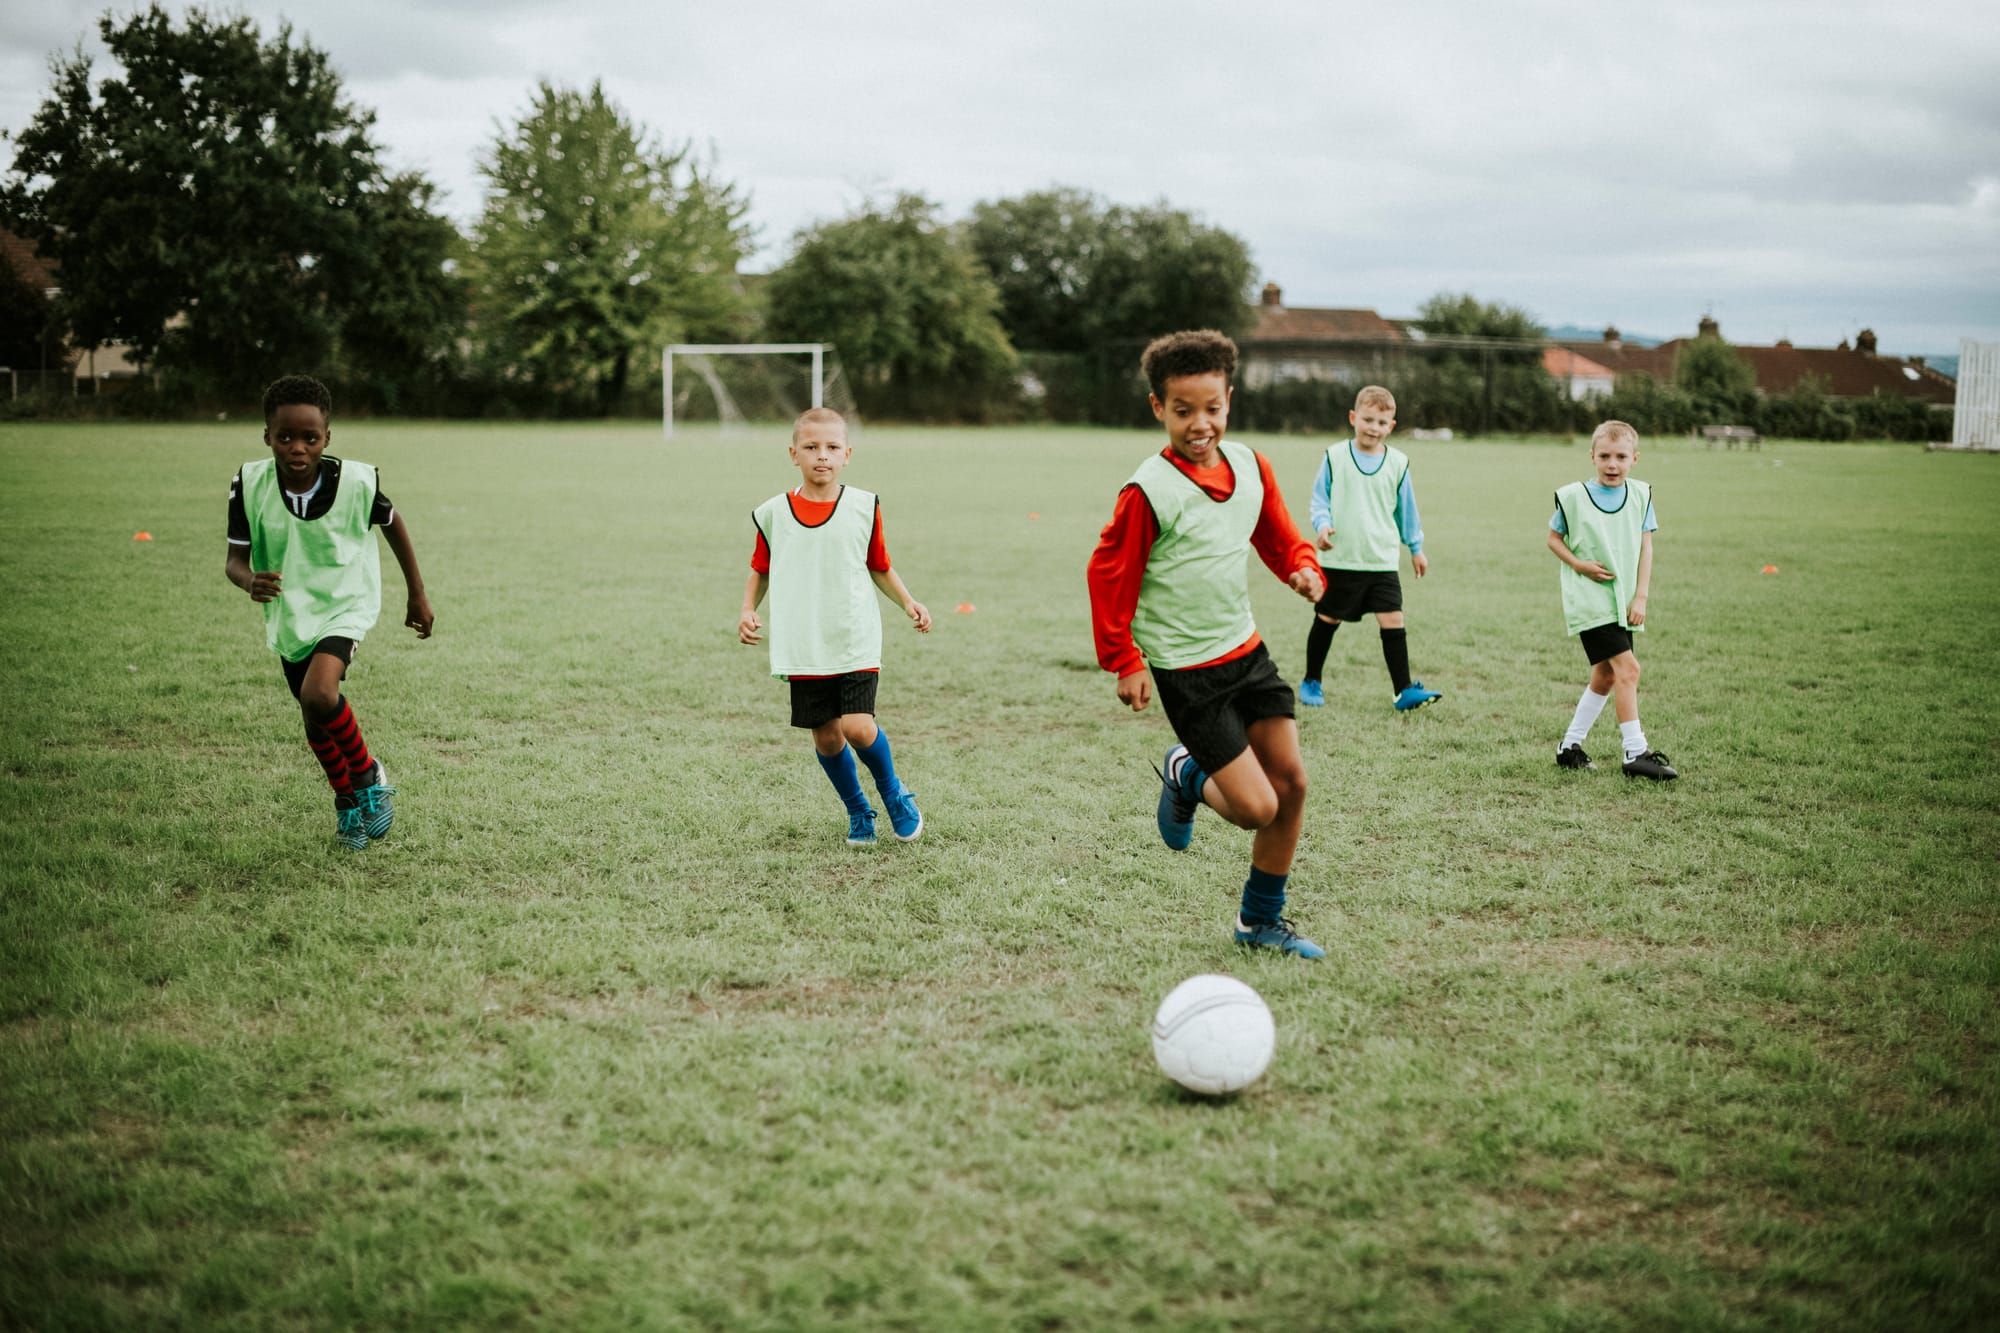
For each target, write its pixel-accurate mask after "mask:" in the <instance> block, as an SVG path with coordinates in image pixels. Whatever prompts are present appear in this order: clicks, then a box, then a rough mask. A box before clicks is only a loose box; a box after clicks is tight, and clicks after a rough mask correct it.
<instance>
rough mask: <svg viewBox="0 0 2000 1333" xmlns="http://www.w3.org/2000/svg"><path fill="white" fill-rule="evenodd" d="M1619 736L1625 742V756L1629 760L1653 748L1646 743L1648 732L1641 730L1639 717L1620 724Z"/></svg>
mask: <svg viewBox="0 0 2000 1333" xmlns="http://www.w3.org/2000/svg"><path fill="white" fill-rule="evenodd" d="M1618 738H1619V739H1620V740H1622V741H1624V742H1625V758H1626V760H1627V761H1628V762H1629V761H1631V760H1634V759H1637V758H1638V757H1639V756H1640V755H1642V754H1644V753H1646V751H1647V750H1648V749H1649V748H1651V747H1649V746H1648V745H1647V744H1646V733H1645V732H1643V731H1641V730H1639V719H1638V718H1636V717H1635V718H1633V719H1632V720H1631V721H1630V722H1620V723H1619V724H1618Z"/></svg>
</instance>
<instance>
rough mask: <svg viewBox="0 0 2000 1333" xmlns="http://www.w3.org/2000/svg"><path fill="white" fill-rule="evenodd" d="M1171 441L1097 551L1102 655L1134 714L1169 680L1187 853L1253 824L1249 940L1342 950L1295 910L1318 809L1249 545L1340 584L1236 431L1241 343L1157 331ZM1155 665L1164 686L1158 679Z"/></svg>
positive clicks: (1167, 829) (1303, 587) (1292, 581)
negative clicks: (1252, 577)
mask: <svg viewBox="0 0 2000 1333" xmlns="http://www.w3.org/2000/svg"><path fill="white" fill-rule="evenodd" d="M1140 365H1141V367H1142V368H1143V369H1144V371H1145V373H1146V379H1147V382H1148V383H1149V385H1150V386H1151V388H1152V395H1151V402H1152V406H1153V415H1154V417H1156V418H1157V419H1158V420H1159V421H1160V422H1161V423H1162V424H1164V425H1165V426H1166V428H1167V447H1166V448H1165V449H1162V450H1161V451H1160V452H1159V453H1157V454H1154V455H1153V456H1152V457H1150V458H1148V459H1146V460H1145V462H1143V463H1141V464H1140V465H1139V468H1138V470H1137V471H1136V472H1134V473H1133V474H1132V479H1131V480H1130V481H1128V482H1126V483H1125V486H1124V488H1123V489H1122V490H1120V491H1119V492H1118V501H1117V504H1116V506H1115V508H1114V509H1113V510H1112V515H1111V522H1110V523H1108V524H1106V525H1105V528H1104V532H1103V534H1102V535H1101V536H1100V537H1099V538H1098V542H1097V550H1096V551H1095V552H1094V553H1093V554H1092V555H1091V558H1090V571H1089V581H1090V612H1091V621H1092V626H1093V629H1094V631H1095V635H1096V639H1097V660H1098V663H1099V665H1101V666H1102V667H1103V668H1104V669H1105V670H1107V671H1109V672H1112V673H1113V674H1114V675H1116V676H1117V677H1118V698H1119V701H1120V702H1122V703H1123V704H1125V705H1126V706H1127V707H1128V708H1130V709H1132V711H1134V712H1139V711H1141V710H1143V709H1144V708H1145V707H1146V705H1147V704H1148V703H1149V702H1151V700H1152V695H1153V690H1154V689H1155V688H1157V689H1158V691H1159V695H1160V706H1161V707H1162V708H1164V709H1165V710H1166V714H1167V721H1168V722H1169V723H1171V724H1172V726H1173V729H1174V734H1175V735H1176V736H1178V737H1179V738H1180V742H1181V743H1180V744H1177V745H1174V746H1173V747H1171V748H1170V749H1169V750H1168V751H1167V755H1166V770H1165V772H1163V773H1162V774H1161V776H1160V804H1159V812H1158V820H1159V828H1160V837H1161V838H1162V839H1164V840H1165V842H1166V844H1167V846H1169V847H1171V848H1173V849H1174V850H1176V851H1179V850H1181V849H1183V848H1185V847H1186V846H1187V845H1188V843H1189V841H1190V840H1191V839H1192V838H1193V836H1194V816H1195V812H1196V810H1197V809H1199V808H1200V807H1201V806H1202V805H1204V804H1205V805H1207V806H1208V807H1209V808H1210V809H1212V810H1214V811H1215V812H1216V813H1217V814H1219V815H1221V816H1222V817H1223V818H1224V819H1226V820H1228V821H1229V822H1230V823H1232V824H1235V825H1237V826H1238V827H1239V828H1246V829H1250V830H1253V831H1254V833H1255V837H1254V838H1253V839H1252V840H1251V843H1250V877H1249V879H1248V880H1247V881H1246V882H1245V883H1244V885H1243V900H1242V907H1241V910H1240V911H1239V913H1238V915H1237V918H1236V940H1237V942H1238V943H1239V944H1243V945H1246V946H1248V947H1250V948H1255V949H1275V950H1278V951H1280V952H1282V953H1287V954H1292V955H1296V956H1298V957H1301V958H1322V957H1324V956H1325V955H1326V951H1325V950H1324V949H1322V948H1320V947H1319V946H1318V945H1317V944H1314V943H1313V942H1312V941H1311V940H1309V939H1306V938H1305V937H1304V936H1302V935H1300V934H1298V933H1297V932H1295V931H1294V930H1293V929H1292V925H1291V923H1290V922H1289V921H1287V920H1285V919H1284V917H1283V915H1282V912H1283V910H1284V906H1285V881H1286V878H1287V877H1288V876H1289V875H1290V874H1291V869H1292V855H1293V853H1294V852H1295V851H1296V850H1297V848H1298V842H1299V826H1300V823H1301V821H1302V820H1303V818H1304V815H1305V802H1306V770H1305V761H1304V760H1303V758H1301V756H1300V754H1299V733H1298V725H1297V723H1296V722H1294V721H1293V713H1292V690H1291V687H1290V686H1289V685H1287V684H1285V682H1284V680H1283V678H1282V677H1280V676H1279V675H1278V670H1277V668H1276V667H1275V666H1273V665H1272V664H1271V655H1270V653H1268V652H1267V651H1265V648H1264V641H1263V639H1262V637H1261V636H1260V635H1259V634H1258V633H1257V626H1256V624H1255V623H1254V622H1253V621H1252V619H1251V616H1250V588H1249V580H1248V576H1247V572H1246V570H1245V567H1244V557H1245V553H1246V550H1254V551H1256V552H1257V555H1258V558H1259V559H1261V560H1262V561H1263V562H1264V564H1265V565H1266V566H1267V567H1268V568H1269V569H1270V571H1271V572H1272V573H1273V574H1275V575H1277V576H1278V578H1280V579H1282V580H1283V581H1284V582H1285V583H1286V584H1287V585H1289V586H1290V587H1291V589H1292V591H1294V592H1296V593H1298V594H1299V595H1300V596H1301V597H1304V598H1305V599H1306V600H1307V601H1316V600H1318V598H1319V596H1320V594H1321V593H1322V592H1323V591H1324V590H1325V584H1324V581H1323V580H1322V579H1321V578H1320V572H1319V562H1318V561H1317V560H1315V559H1314V558H1313V551H1312V546H1311V545H1310V544H1309V543H1308V542H1307V541H1306V539H1305V538H1304V537H1302V536H1300V535H1299V530H1298V528H1297V526H1296V525H1294V524H1293V522H1292V517H1291V513H1290V511H1289V510H1287V509H1286V508H1285V500H1284V497H1283V496H1282V495H1280V494H1279V493H1278V482H1277V479H1276V478H1275V477H1274V476H1272V474H1271V465H1270V463H1269V462H1267V461H1266V460H1265V459H1264V457H1263V456H1262V455H1261V454H1258V453H1256V452H1255V451H1254V450H1251V449H1249V448H1246V447H1245V446H1243V445H1240V444H1236V443H1234V442H1232V441H1229V440H1225V439H1224V438H1223V430H1224V428H1225V427H1226V426H1227V425H1228V424H1229V399H1230V393H1231V389H1230V383H1229V380H1230V376H1231V375H1232V374H1233V373H1234V372H1235V370H1236V344H1235V343H1233V342H1231V341H1230V340H1229V339H1228V338H1226V337H1224V336H1223V335H1222V334H1220V333H1217V332H1215V331H1214V330H1213V329H1202V330H1198V331H1193V332H1185V333H1174V334H1169V335H1168V336H1166V337H1164V338H1157V339H1155V340H1154V341H1153V342H1152V344H1151V345H1149V346H1148V347H1147V348H1146V351H1145V354H1144V355H1143V356H1142V357H1141V358H1140ZM1148 667H1150V668H1151V679H1150V681H1149V679H1148Z"/></svg>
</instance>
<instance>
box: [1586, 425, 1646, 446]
mask: <svg viewBox="0 0 2000 1333" xmlns="http://www.w3.org/2000/svg"><path fill="white" fill-rule="evenodd" d="M1607 440H1609V441H1610V442H1612V443H1613V444H1629V445H1631V446H1632V447H1633V448H1634V449H1637V448H1638V447H1639V432H1638V431H1636V430H1633V429H1632V427H1631V426H1630V425H1629V424H1627V423H1626V422H1623V421H1606V422H1603V423H1601V424H1600V425H1599V426H1598V427H1597V429H1596V430H1594V431H1592V432H1590V447H1591V449H1592V451H1593V452H1594V451H1595V450H1596V448H1597V446H1598V445H1600V444H1602V443H1604V442H1605V441H1607Z"/></svg>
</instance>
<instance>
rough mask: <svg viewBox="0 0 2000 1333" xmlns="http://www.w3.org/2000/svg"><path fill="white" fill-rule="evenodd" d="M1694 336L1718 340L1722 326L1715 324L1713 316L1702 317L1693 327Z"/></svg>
mask: <svg viewBox="0 0 2000 1333" xmlns="http://www.w3.org/2000/svg"><path fill="white" fill-rule="evenodd" d="M1694 336H1695V337H1697V338H1720V337H1721V336H1722V326H1721V325H1720V324H1718V323H1716V322H1715V316H1714V315H1703V316H1702V317H1701V323H1699V324H1697V325H1695V326H1694Z"/></svg>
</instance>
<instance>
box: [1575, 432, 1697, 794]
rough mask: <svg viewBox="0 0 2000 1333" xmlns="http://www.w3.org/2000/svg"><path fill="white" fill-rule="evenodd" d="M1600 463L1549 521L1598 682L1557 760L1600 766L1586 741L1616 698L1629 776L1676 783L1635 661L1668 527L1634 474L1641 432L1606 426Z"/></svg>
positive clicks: (1595, 436) (1599, 443)
mask: <svg viewBox="0 0 2000 1333" xmlns="http://www.w3.org/2000/svg"><path fill="white" fill-rule="evenodd" d="M1590 461H1591V464H1592V466H1593V467H1595V469H1596V472H1597V475H1596V476H1595V477H1594V478H1593V479H1592V480H1590V481H1573V482H1571V483H1570V484H1569V485H1567V486H1565V487H1563V488H1562V489H1561V490H1559V491H1557V492H1556V512H1555V516H1554V517H1553V518H1551V519H1550V520H1549V550H1550V551H1551V552H1552V553H1553V554H1554V555H1555V558H1556V559H1558V560H1560V561H1562V571H1561V573H1560V574H1559V575H1558V577H1559V579H1560V581H1561V584H1562V602H1563V619H1564V621H1565V622H1566V623H1567V624H1568V626H1569V632H1570V633H1571V634H1575V635H1578V636H1580V637H1581V638H1582V641H1583V651H1584V655H1585V656H1587V657H1588V658H1590V684H1589V685H1588V686H1586V687H1585V688H1584V691H1583V698H1581V699H1579V700H1578V701H1577V705H1576V714H1575V716H1573V717H1572V718H1571V719H1570V723H1569V730H1568V731H1566V732H1564V733H1563V738H1562V743H1561V744H1560V745H1558V746H1557V747H1556V763H1557V764H1558V765H1559V766H1560V767H1563V768H1596V767H1597V765H1595V764H1593V763H1591V762H1590V756H1589V755H1587V754H1585V753H1584V752H1583V738H1584V737H1585V736H1587V735H1589V734H1590V724H1591V723H1593V722H1595V721H1596V720H1597V715H1598V714H1599V713H1601V712H1603V711H1604V701H1605V699H1606V697H1607V696H1608V697H1611V698H1613V699H1615V700H1616V701H1617V710H1618V732H1619V738H1620V740H1621V741H1622V742H1623V743H1624V755H1625V765H1624V766H1625V774H1626V776H1627V777H1634V778H1650V779H1652V780H1653V781H1655V782H1667V781H1671V780H1672V779H1674V778H1676V777H1679V776H1680V775H1679V774H1678V773H1676V772H1675V771H1674V770H1673V768H1672V767H1671V766H1670V765H1669V764H1668V763H1667V757H1666V756H1665V755H1663V754H1661V753H1660V752H1659V751H1657V750H1653V749H1650V748H1648V747H1647V745H1646V733H1645V732H1644V731H1643V730H1642V729H1641V728H1640V726H1639V659H1638V658H1637V657H1635V656H1633V655H1632V635H1633V634H1634V633H1635V632H1643V631H1644V630H1645V628H1646V593H1647V590H1648V589H1649V588H1650V587H1651V586H1652V582H1653V530H1654V529H1655V528H1657V527H1659V524H1658V523H1657V522H1655V521H1654V518H1653V488H1652V487H1651V486H1650V485H1648V484H1647V483H1645V482H1643V481H1639V480H1637V479H1635V478H1634V477H1633V476H1632V475H1631V472H1632V465H1633V464H1634V463H1636V462H1638V461H1639V432H1638V431H1636V430H1633V429H1632V428H1631V427H1630V426H1628V425H1626V424H1625V423H1624V422H1622V421H1607V422H1605V423H1604V424H1603V425H1601V426H1599V427H1598V428H1597V429H1596V431H1594V432H1593V433H1592V434H1591V437H1590Z"/></svg>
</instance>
